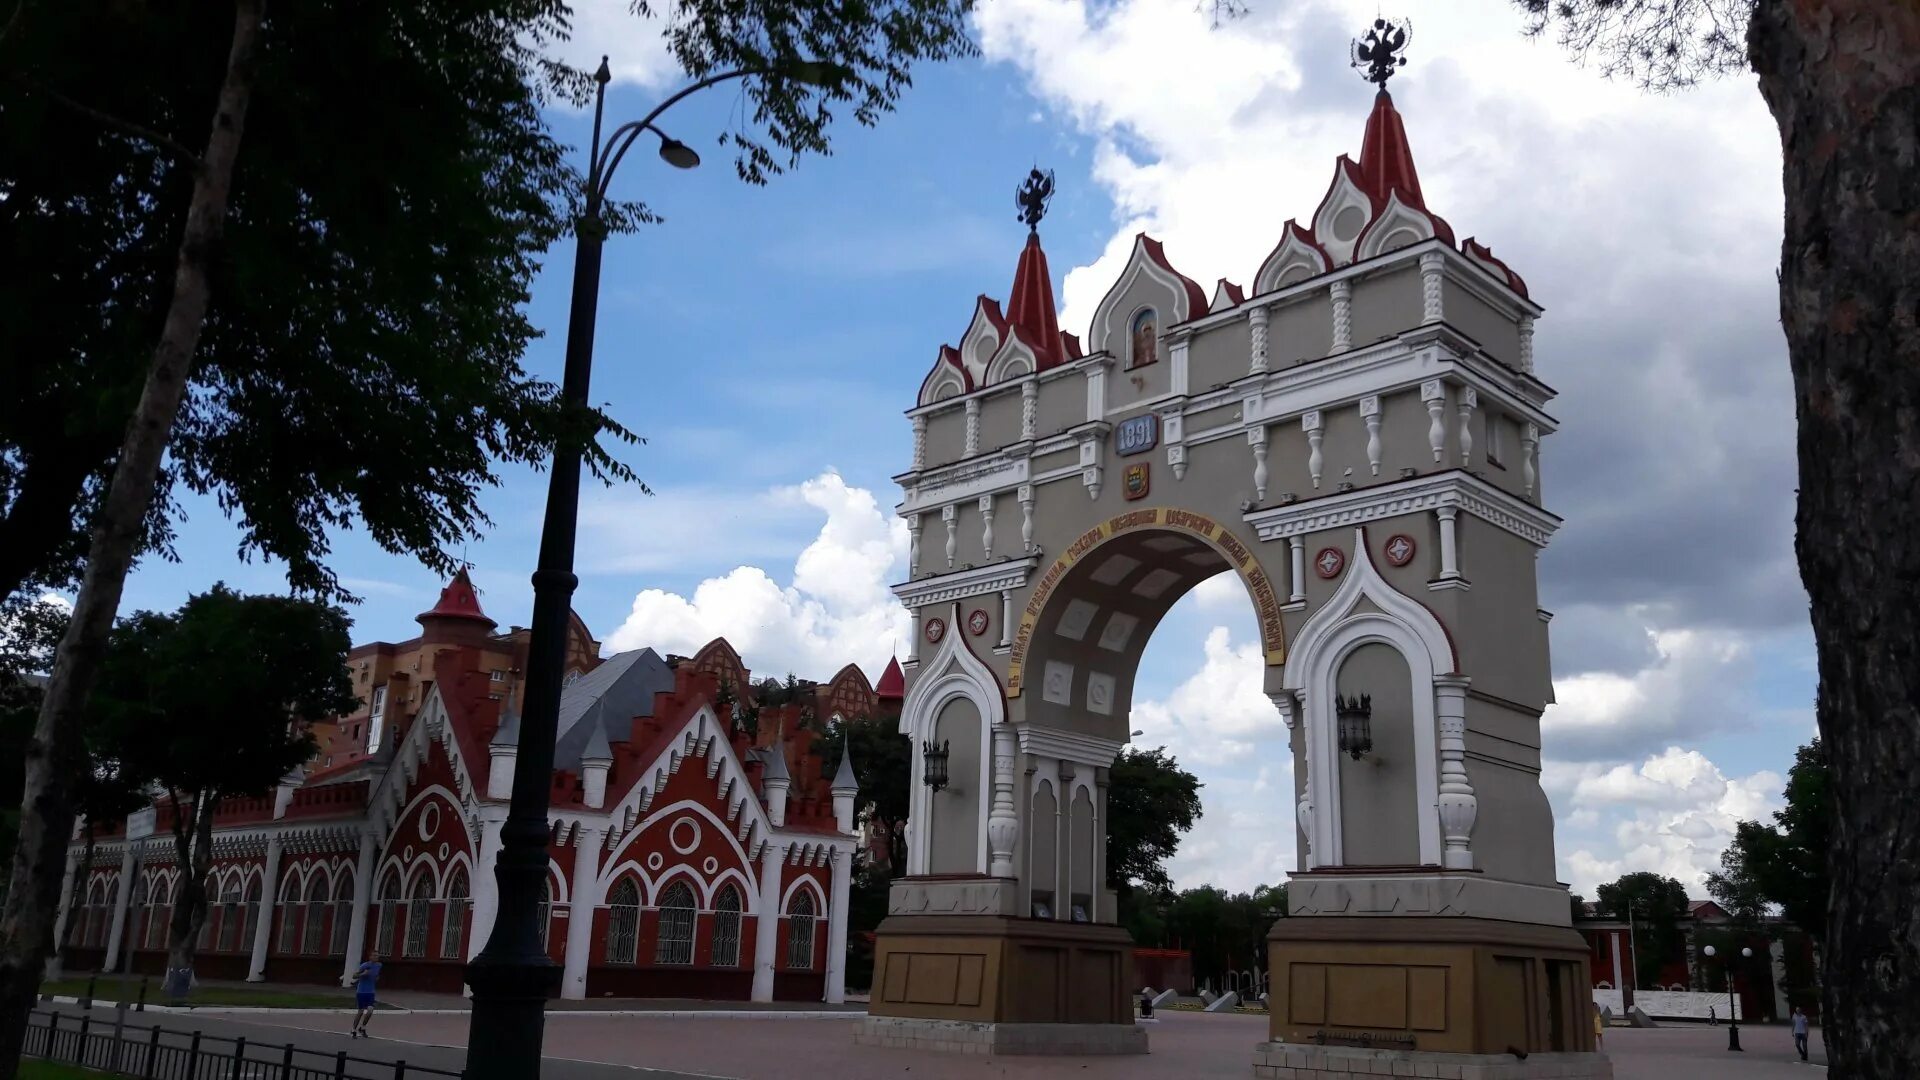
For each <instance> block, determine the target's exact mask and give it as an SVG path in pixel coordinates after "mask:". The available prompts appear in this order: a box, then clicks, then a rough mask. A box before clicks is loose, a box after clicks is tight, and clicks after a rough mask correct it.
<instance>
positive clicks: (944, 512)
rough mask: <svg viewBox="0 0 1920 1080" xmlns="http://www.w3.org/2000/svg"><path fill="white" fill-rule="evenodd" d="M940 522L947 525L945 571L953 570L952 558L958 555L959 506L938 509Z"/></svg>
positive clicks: (951, 505)
mask: <svg viewBox="0 0 1920 1080" xmlns="http://www.w3.org/2000/svg"><path fill="white" fill-rule="evenodd" d="M940 520H941V521H944V522H946V525H947V569H949V570H951V569H953V557H954V556H955V555H958V554H959V553H960V504H959V503H948V504H947V505H945V506H943V507H941V508H940Z"/></svg>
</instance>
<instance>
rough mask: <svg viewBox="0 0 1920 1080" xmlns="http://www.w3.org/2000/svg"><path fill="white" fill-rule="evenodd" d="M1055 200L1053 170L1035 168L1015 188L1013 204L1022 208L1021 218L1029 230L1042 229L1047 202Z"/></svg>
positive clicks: (1036, 230)
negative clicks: (1024, 181)
mask: <svg viewBox="0 0 1920 1080" xmlns="http://www.w3.org/2000/svg"><path fill="white" fill-rule="evenodd" d="M1052 201H1053V170H1052V169H1048V170H1047V171H1046V172H1041V171H1040V170H1039V168H1037V167H1036V168H1035V169H1034V170H1033V171H1032V172H1030V173H1028V174H1027V181H1026V183H1024V184H1021V185H1020V186H1019V187H1018V188H1016V189H1015V190H1014V193H1013V204H1014V205H1015V206H1018V207H1019V208H1020V220H1021V221H1023V222H1026V225H1027V231H1028V232H1039V231H1040V219H1041V218H1043V217H1046V216H1047V204H1048V203H1049V202H1052Z"/></svg>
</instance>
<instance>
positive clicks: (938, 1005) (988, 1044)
mask: <svg viewBox="0 0 1920 1080" xmlns="http://www.w3.org/2000/svg"><path fill="white" fill-rule="evenodd" d="M1132 968H1133V939H1132V938H1131V937H1129V936H1128V934H1127V932H1126V931H1125V930H1124V929H1121V928H1120V927H1118V926H1099V925H1093V924H1089V923H1066V922H1054V921H1050V920H1044V919H1022V918H1015V917H1012V916H1006V915H892V916H889V917H888V918H887V919H886V920H885V921H884V922H882V923H881V924H880V927H879V929H878V930H877V931H876V933H875V945H874V961H873V999H872V1001H871V1002H870V1003H869V1005H868V1007H867V1013H868V1017H869V1019H868V1020H867V1021H866V1022H865V1023H864V1024H863V1025H862V1028H861V1031H860V1034H859V1035H857V1036H856V1038H857V1039H858V1040H859V1041H862V1042H874V1043H884V1044H886V1045H895V1046H918V1047H924V1048H927V1049H939V1050H957V1051H965V1052H975V1053H1001V1054H1004V1053H1028V1054H1058V1053H1081V1054H1098V1053H1110V1054H1111V1053H1144V1052H1146V1049H1147V1045H1146V1044H1147V1040H1146V1034H1145V1032H1144V1031H1142V1030H1141V1029H1140V1028H1139V1027H1138V1026H1137V1025H1136V1024H1135V1023H1134V1018H1133V1001H1132V998H1131V997H1130V994H1129V990H1130V987H1129V983H1130V981H1131V979H1132Z"/></svg>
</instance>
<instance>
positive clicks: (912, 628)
mask: <svg viewBox="0 0 1920 1080" xmlns="http://www.w3.org/2000/svg"><path fill="white" fill-rule="evenodd" d="M907 619H908V627H907V663H909V664H917V663H919V662H920V609H919V608H917V607H910V608H908V609H907Z"/></svg>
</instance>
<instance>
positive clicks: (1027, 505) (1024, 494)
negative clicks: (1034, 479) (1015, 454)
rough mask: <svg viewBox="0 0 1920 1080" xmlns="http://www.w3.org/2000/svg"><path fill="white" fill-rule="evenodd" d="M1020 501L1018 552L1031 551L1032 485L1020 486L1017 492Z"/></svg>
mask: <svg viewBox="0 0 1920 1080" xmlns="http://www.w3.org/2000/svg"><path fill="white" fill-rule="evenodd" d="M1017 495H1018V497H1019V499H1020V550H1021V551H1023V552H1026V551H1032V550H1033V485H1032V484H1021V485H1020V490H1019V492H1017Z"/></svg>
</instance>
